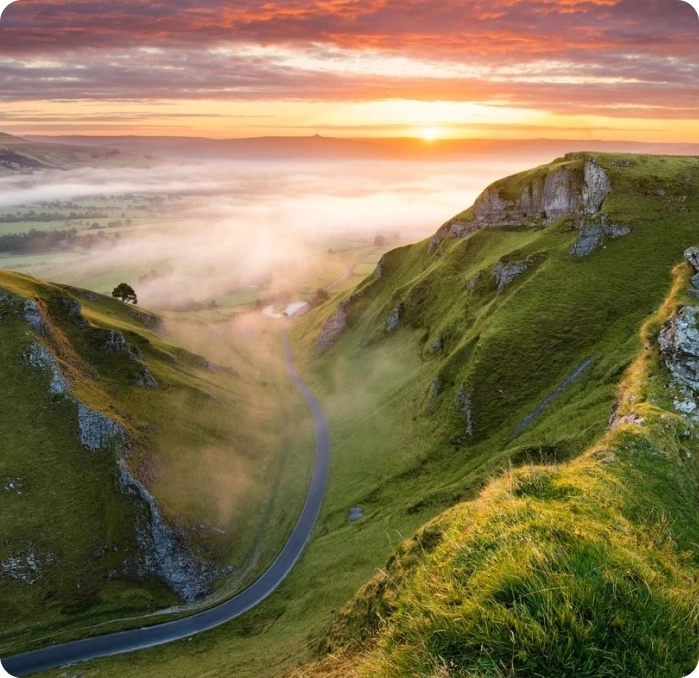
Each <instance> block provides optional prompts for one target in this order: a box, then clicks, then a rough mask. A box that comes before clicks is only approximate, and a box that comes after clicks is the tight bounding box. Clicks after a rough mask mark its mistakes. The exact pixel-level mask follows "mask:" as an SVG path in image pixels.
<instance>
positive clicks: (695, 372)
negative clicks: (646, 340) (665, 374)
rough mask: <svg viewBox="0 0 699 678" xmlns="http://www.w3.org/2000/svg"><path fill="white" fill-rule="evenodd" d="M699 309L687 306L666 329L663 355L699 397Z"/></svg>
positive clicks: (661, 345) (662, 336)
mask: <svg viewBox="0 0 699 678" xmlns="http://www.w3.org/2000/svg"><path fill="white" fill-rule="evenodd" d="M698 318H699V308H697V307H696V306H685V307H684V308H682V309H680V311H679V312H678V313H677V315H676V316H674V317H673V318H671V319H670V321H669V322H668V323H667V324H666V325H665V327H663V329H662V330H661V332H660V336H659V338H658V343H659V346H660V352H661V354H662V356H663V359H664V360H665V364H666V365H667V368H668V369H669V370H670V372H671V373H672V375H673V376H674V377H675V379H676V380H677V381H678V382H679V383H680V384H682V385H684V386H685V387H687V388H689V389H690V390H691V391H692V392H693V393H695V394H697V395H699V327H697V320H698Z"/></svg>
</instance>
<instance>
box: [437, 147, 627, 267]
mask: <svg viewBox="0 0 699 678" xmlns="http://www.w3.org/2000/svg"><path fill="white" fill-rule="evenodd" d="M565 159H566V160H572V159H573V157H572V156H566V158H565ZM509 190H510V191H511V189H509ZM611 192H612V186H611V183H610V181H609V177H608V175H607V172H606V170H605V169H604V168H603V167H602V166H601V165H599V163H598V162H597V161H596V160H595V159H594V158H592V157H588V158H587V159H586V160H585V163H584V166H583V168H582V171H580V169H578V168H573V167H571V166H569V165H564V166H559V167H554V168H551V169H550V170H549V171H548V172H547V173H546V174H542V175H539V176H534V177H533V178H532V179H530V180H527V181H526V182H524V183H523V185H522V186H521V188H520V193H519V195H518V196H512V195H511V193H509V192H506V184H505V182H502V181H500V182H496V183H495V184H492V185H491V186H489V187H488V188H486V190H485V191H484V192H483V193H482V194H481V195H480V196H479V197H478V199H477V200H476V202H475V203H474V205H473V208H472V215H473V216H472V218H471V219H467V220H457V221H452V222H448V223H447V224H446V225H445V226H444V227H442V228H441V229H440V230H439V231H438V232H437V233H436V234H435V236H434V237H433V238H432V241H431V243H430V247H429V249H430V251H434V250H435V249H437V248H438V246H439V245H440V243H441V242H442V240H443V239H444V238H446V237H456V238H462V237H465V236H467V235H469V234H471V233H473V232H475V231H477V230H479V229H481V228H484V227H486V226H491V227H496V228H497V227H508V226H510V227H515V226H535V225H537V224H550V223H553V222H554V221H557V220H558V219H561V218H563V217H569V216H573V217H574V218H575V224H576V227H577V228H582V227H583V226H584V225H586V224H588V222H590V221H591V217H593V215H596V214H597V213H598V212H599V211H600V209H601V208H602V205H603V204H604V201H605V199H606V197H607V196H608V195H609V194H610V193H611ZM604 227H605V228H611V226H609V227H608V226H607V225H606V224H604ZM626 233H628V230H627V231H625V232H624V233H621V232H620V231H619V232H618V234H617V235H616V236H614V237H618V236H619V235H626ZM607 235H609V236H610V237H611V234H607ZM590 243H592V240H591V239H589V238H588V249H589V246H590ZM578 256H580V255H578Z"/></svg>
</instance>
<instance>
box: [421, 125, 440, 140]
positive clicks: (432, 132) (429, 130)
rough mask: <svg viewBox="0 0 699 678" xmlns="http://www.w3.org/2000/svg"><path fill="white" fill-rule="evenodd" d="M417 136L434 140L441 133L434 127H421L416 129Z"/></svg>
mask: <svg viewBox="0 0 699 678" xmlns="http://www.w3.org/2000/svg"><path fill="white" fill-rule="evenodd" d="M417 136H418V137H420V139H422V140H423V141H436V140H437V139H439V138H440V136H441V135H440V133H439V130H438V129H436V128H435V127H421V128H420V129H419V130H417Z"/></svg>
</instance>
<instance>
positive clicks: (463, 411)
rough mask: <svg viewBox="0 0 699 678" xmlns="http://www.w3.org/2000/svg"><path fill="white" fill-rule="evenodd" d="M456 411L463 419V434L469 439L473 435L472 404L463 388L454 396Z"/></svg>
mask: <svg viewBox="0 0 699 678" xmlns="http://www.w3.org/2000/svg"><path fill="white" fill-rule="evenodd" d="M456 409H457V410H458V412H459V414H460V415H461V416H462V417H463V419H464V424H465V427H466V428H465V431H464V433H465V435H466V436H467V437H468V438H470V437H471V436H472V435H473V404H472V403H471V398H470V397H469V395H468V393H467V389H466V387H465V386H463V387H462V388H461V389H459V392H458V393H457V394H456Z"/></svg>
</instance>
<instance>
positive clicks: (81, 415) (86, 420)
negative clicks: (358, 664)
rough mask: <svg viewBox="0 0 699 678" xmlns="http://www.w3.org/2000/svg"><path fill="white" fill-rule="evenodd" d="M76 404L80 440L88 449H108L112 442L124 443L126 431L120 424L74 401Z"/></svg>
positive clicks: (94, 450)
mask: <svg viewBox="0 0 699 678" xmlns="http://www.w3.org/2000/svg"><path fill="white" fill-rule="evenodd" d="M76 404H77V406H78V426H79V427H80V442H81V443H82V444H83V446H84V447H86V448H87V449H88V450H92V451H93V452H96V451H98V450H106V449H109V447H110V446H112V445H113V444H117V445H125V444H126V442H127V436H126V431H125V430H124V429H123V427H122V426H120V425H119V424H117V423H116V422H114V421H112V420H111V419H109V417H107V416H105V415H104V414H102V413H101V412H95V411H94V410H91V409H90V408H89V407H87V406H86V405H85V404H83V403H81V402H80V401H79V400H78V401H76Z"/></svg>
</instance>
